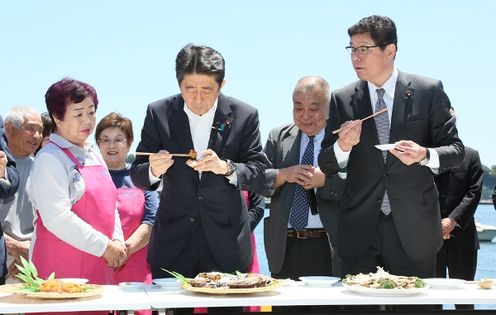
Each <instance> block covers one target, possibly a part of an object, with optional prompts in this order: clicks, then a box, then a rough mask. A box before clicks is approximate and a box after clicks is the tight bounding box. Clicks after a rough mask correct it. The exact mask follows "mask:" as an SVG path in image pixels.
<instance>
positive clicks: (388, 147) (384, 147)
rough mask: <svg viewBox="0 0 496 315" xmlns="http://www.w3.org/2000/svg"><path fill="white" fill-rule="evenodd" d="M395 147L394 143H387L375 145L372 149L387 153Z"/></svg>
mask: <svg viewBox="0 0 496 315" xmlns="http://www.w3.org/2000/svg"><path fill="white" fill-rule="evenodd" d="M395 146H396V145H395V144H394V143H388V144H376V145H375V146H374V147H376V148H377V149H379V150H381V151H389V150H392V149H394V147H395Z"/></svg>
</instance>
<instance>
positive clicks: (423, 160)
mask: <svg viewBox="0 0 496 315" xmlns="http://www.w3.org/2000/svg"><path fill="white" fill-rule="evenodd" d="M425 150H426V151H427V152H426V154H425V158H423V159H422V160H420V162H419V165H420V166H426V165H427V163H429V159H430V157H431V153H430V152H429V149H427V148H425Z"/></svg>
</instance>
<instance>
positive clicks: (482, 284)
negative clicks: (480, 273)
mask: <svg viewBox="0 0 496 315" xmlns="http://www.w3.org/2000/svg"><path fill="white" fill-rule="evenodd" d="M477 285H478V286H479V288H482V289H491V288H492V286H493V279H490V278H483V279H480V280H479V281H477Z"/></svg>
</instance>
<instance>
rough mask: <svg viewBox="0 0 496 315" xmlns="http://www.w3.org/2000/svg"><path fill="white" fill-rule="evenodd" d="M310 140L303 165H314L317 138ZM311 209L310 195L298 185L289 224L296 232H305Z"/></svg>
mask: <svg viewBox="0 0 496 315" xmlns="http://www.w3.org/2000/svg"><path fill="white" fill-rule="evenodd" d="M308 138H309V139H310V140H309V142H308V144H307V147H306V149H305V152H304V153H303V157H302V158H301V164H307V165H313V148H314V145H313V139H314V138H315V136H308ZM309 208H310V202H309V201H308V194H307V192H306V191H305V189H304V188H303V187H302V186H300V185H296V187H295V191H294V197H293V206H292V207H291V213H290V216H289V223H290V224H291V226H292V227H293V229H295V230H296V231H301V230H303V229H304V228H305V227H306V226H307V223H308V209H309Z"/></svg>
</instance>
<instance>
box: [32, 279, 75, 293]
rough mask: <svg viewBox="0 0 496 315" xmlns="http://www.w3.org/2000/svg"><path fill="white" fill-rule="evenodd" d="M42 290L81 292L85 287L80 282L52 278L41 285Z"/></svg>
mask: <svg viewBox="0 0 496 315" xmlns="http://www.w3.org/2000/svg"><path fill="white" fill-rule="evenodd" d="M40 292H60V293H80V292H84V288H83V287H82V286H81V285H80V284H76V283H71V282H63V281H60V280H57V279H51V280H46V281H44V282H43V283H42V284H41V285H40Z"/></svg>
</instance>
